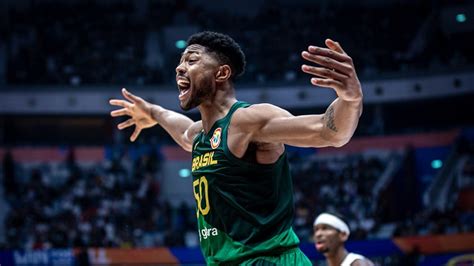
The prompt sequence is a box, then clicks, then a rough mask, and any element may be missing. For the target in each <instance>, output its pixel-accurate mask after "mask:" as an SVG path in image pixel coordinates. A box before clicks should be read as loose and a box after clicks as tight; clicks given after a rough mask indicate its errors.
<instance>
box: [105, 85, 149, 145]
mask: <svg viewBox="0 0 474 266" xmlns="http://www.w3.org/2000/svg"><path fill="white" fill-rule="evenodd" d="M122 94H123V97H125V99H126V100H128V101H126V100H118V99H111V100H110V101H109V103H110V104H111V105H115V106H120V107H123V108H122V109H118V110H114V111H112V112H110V115H111V116H112V117H117V116H123V115H128V116H130V118H129V119H128V120H126V121H125V122H122V123H120V124H118V126H117V128H118V129H120V130H122V129H124V128H127V127H130V126H133V125H135V131H134V132H133V134H132V136H130V141H132V142H133V141H135V140H136V139H137V138H138V135H140V132H141V131H142V129H144V128H149V127H152V126H154V125H156V124H157V123H158V122H156V121H155V119H154V118H153V116H152V104H150V103H149V102H147V101H145V100H143V99H142V98H140V97H138V96H136V95H133V94H131V93H130V92H128V91H127V90H126V89H125V88H123V89H122Z"/></svg>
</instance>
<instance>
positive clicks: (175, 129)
mask: <svg viewBox="0 0 474 266" xmlns="http://www.w3.org/2000/svg"><path fill="white" fill-rule="evenodd" d="M326 45H327V48H322V47H315V46H310V47H309V48H308V50H307V51H304V52H302V57H303V58H304V59H306V60H307V61H309V62H311V63H316V64H318V65H320V66H319V67H317V66H309V65H303V66H302V70H303V71H304V72H306V73H308V74H310V75H312V76H313V78H312V79H311V83H312V84H313V85H315V86H320V87H328V88H332V89H334V90H335V91H336V93H337V95H338V97H337V99H336V100H334V102H332V103H331V104H330V105H329V107H328V108H327V110H326V112H325V113H324V114H318V115H304V116H293V115H291V114H290V113H289V112H287V111H286V110H284V109H281V108H279V107H277V106H274V105H271V104H253V105H250V104H248V103H245V102H240V101H237V99H236V98H235V92H234V81H235V79H236V78H237V77H238V76H239V75H241V74H242V73H243V72H244V68H245V56H244V54H243V52H242V51H241V49H240V47H239V45H238V44H237V43H236V42H235V41H234V40H233V39H232V38H230V37H229V36H227V35H224V34H220V33H215V32H201V33H197V34H194V35H192V36H191V37H190V38H189V39H188V41H187V47H186V49H185V50H184V52H183V53H182V56H181V60H180V62H179V64H178V66H177V67H176V82H177V85H178V91H179V96H178V98H179V101H180V106H181V108H182V109H183V110H190V109H192V108H196V107H197V108H198V109H199V111H200V114H201V119H202V120H200V121H197V122H194V121H192V120H191V119H189V118H188V117H186V116H184V115H182V114H179V113H176V112H173V111H170V110H166V109H164V108H162V107H161V106H158V105H153V104H151V103H148V102H146V101H144V100H143V99H142V98H140V97H137V96H135V95H133V94H131V93H130V92H128V91H127V90H125V89H123V90H122V93H123V96H124V97H125V100H118V99H114V100H111V101H110V103H111V104H112V105H116V106H121V107H123V108H121V109H118V110H115V111H112V112H111V115H112V116H114V117H117V116H123V115H127V116H130V119H128V120H126V121H124V122H122V123H120V124H119V125H118V128H119V129H124V128H127V127H130V126H135V130H134V132H133V133H132V135H131V137H130V139H131V141H135V140H136V139H137V137H138V135H139V134H140V132H141V130H143V129H145V128H149V127H152V126H155V125H161V126H162V127H163V128H164V129H165V130H166V131H167V132H168V133H169V134H170V135H171V137H173V139H174V140H175V141H176V142H177V143H178V144H179V145H180V146H181V147H182V148H183V149H185V150H186V151H189V152H192V165H191V167H192V176H193V190H194V197H195V199H196V205H197V207H196V216H197V220H198V229H199V238H200V244H201V249H202V252H203V254H204V257H205V259H206V262H207V263H208V264H209V265H217V264H221V263H225V264H226V265H227V264H229V265H233V264H243V265H254V264H256V265H263V264H264V265H273V264H277V265H310V264H311V263H310V261H309V260H308V258H307V257H306V256H305V255H304V254H303V253H302V252H301V250H300V249H299V248H298V243H299V240H298V237H297V236H296V234H295V233H294V231H293V229H292V227H291V224H292V220H293V214H294V209H293V191H292V189H293V188H292V181H291V177H290V170H289V166H288V159H287V155H286V153H285V146H284V144H288V145H293V146H300V147H325V146H335V147H340V146H342V145H344V144H345V143H347V142H348V141H349V139H350V138H351V136H352V135H353V133H354V130H355V129H356V127H357V123H358V120H359V117H360V115H361V112H362V90H361V86H360V82H359V80H358V78H357V75H356V72H355V69H354V65H353V64H352V60H351V58H350V57H349V56H348V55H347V54H346V53H345V52H344V51H343V49H342V47H341V46H340V45H339V43H337V42H334V41H332V40H326Z"/></svg>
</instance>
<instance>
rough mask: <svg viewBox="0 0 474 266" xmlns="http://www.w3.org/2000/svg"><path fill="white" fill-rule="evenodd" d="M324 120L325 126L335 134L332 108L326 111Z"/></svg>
mask: <svg viewBox="0 0 474 266" xmlns="http://www.w3.org/2000/svg"><path fill="white" fill-rule="evenodd" d="M324 118H325V120H326V126H327V127H328V128H329V129H330V130H332V131H334V132H337V128H336V125H335V124H334V107H333V106H329V108H328V110H327V111H326V114H325V115H324Z"/></svg>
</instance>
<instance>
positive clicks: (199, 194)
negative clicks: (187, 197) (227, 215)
mask: <svg viewBox="0 0 474 266" xmlns="http://www.w3.org/2000/svg"><path fill="white" fill-rule="evenodd" d="M196 190H197V191H196ZM208 191H209V185H208V183H207V179H206V177H205V176H201V177H200V178H199V179H196V180H194V181H193V192H194V198H195V199H196V203H197V207H198V209H197V212H196V216H197V217H199V213H201V215H202V216H204V215H206V214H208V213H209V210H210V209H211V206H209V192H208ZM203 196H204V199H205V201H206V205H205V206H206V207H205V208H202V200H203Z"/></svg>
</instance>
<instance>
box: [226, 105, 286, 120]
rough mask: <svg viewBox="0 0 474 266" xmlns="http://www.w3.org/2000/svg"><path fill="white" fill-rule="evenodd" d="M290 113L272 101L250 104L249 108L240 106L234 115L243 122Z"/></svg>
mask: <svg viewBox="0 0 474 266" xmlns="http://www.w3.org/2000/svg"><path fill="white" fill-rule="evenodd" d="M288 115H290V113H289V112H288V111H286V110H285V109H283V108H280V107H278V106H276V105H273V104H271V103H258V104H252V105H249V106H248V107H247V108H239V109H238V110H237V111H235V114H234V116H235V117H236V118H237V119H238V120H239V121H240V120H242V122H246V121H247V122H250V121H254V122H255V121H259V120H266V119H268V118H272V117H278V116H288Z"/></svg>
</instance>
